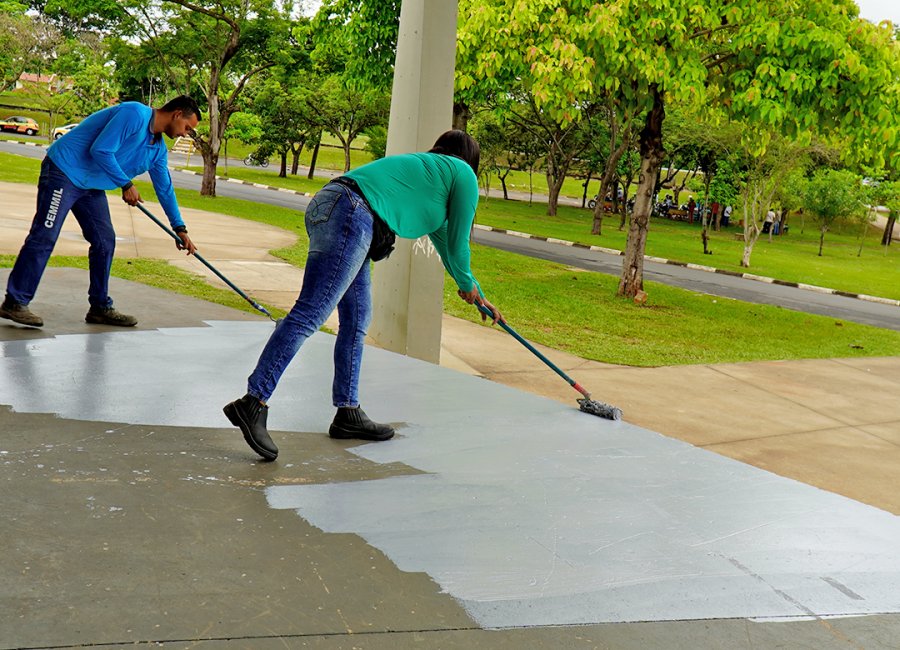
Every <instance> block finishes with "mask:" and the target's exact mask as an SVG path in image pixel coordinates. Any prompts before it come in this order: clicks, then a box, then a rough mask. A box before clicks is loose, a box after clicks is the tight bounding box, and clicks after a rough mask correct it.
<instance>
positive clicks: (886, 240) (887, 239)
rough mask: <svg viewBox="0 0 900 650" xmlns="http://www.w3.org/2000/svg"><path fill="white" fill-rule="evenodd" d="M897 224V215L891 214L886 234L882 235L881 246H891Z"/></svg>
mask: <svg viewBox="0 0 900 650" xmlns="http://www.w3.org/2000/svg"><path fill="white" fill-rule="evenodd" d="M896 222H897V215H896V214H894V213H893V212H891V214H890V215H889V216H888V220H887V223H886V224H885V226H884V234H883V235H881V245H882V246H890V245H891V239H892V238H893V236H894V224H895V223H896Z"/></svg>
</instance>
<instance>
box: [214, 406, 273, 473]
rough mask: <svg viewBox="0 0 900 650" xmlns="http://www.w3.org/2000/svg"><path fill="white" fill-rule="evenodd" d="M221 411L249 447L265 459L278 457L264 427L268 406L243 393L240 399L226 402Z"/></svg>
mask: <svg viewBox="0 0 900 650" xmlns="http://www.w3.org/2000/svg"><path fill="white" fill-rule="evenodd" d="M222 411H224V412H225V415H226V416H227V417H228V419H229V420H230V421H231V423H232V424H233V425H234V426H236V427H238V428H239V429H240V430H241V433H243V434H244V440H246V441H247V444H248V445H250V449H252V450H253V451H255V452H256V453H257V454H259V455H260V456H262V457H263V458H264V459H265V460H275V459H276V458H277V457H278V447H276V446H275V443H274V442H272V438H270V437H269V431H268V430H267V429H266V417H267V416H268V414H269V407H268V406H266V405H265V404H263V403H262V402H260V401H259V400H258V399H256V398H255V397H253V396H252V395H244V396H243V397H242V398H241V399H238V400H235V401H233V402H231V403H230V404H226V405H225V408H223V409H222Z"/></svg>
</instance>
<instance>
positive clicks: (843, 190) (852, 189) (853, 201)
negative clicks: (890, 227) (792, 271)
mask: <svg viewBox="0 0 900 650" xmlns="http://www.w3.org/2000/svg"><path fill="white" fill-rule="evenodd" d="M804 198H805V201H804V203H805V206H806V209H807V210H808V211H809V213H810V214H812V215H813V217H814V218H815V219H816V221H818V223H819V233H820V234H819V257H821V256H822V247H823V245H824V244H825V233H826V232H828V229H829V228H830V227H831V225H832V224H833V223H834V222H835V220H836V219H838V218H839V217H848V218H851V219H855V218H857V217H858V216H859V213H860V212H861V210H862V202H861V201H860V198H861V197H860V179H859V177H858V176H857V175H856V174H854V173H852V172H849V171H847V170H843V169H841V170H837V169H820V170H819V171H817V172H816V173H815V174H814V175H813V177H812V179H810V181H809V183H808V184H807V186H806V194H805V197H804Z"/></svg>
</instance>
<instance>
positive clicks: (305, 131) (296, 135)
mask: <svg viewBox="0 0 900 650" xmlns="http://www.w3.org/2000/svg"><path fill="white" fill-rule="evenodd" d="M311 94H312V91H310V89H308V88H303V87H300V86H288V85H286V83H282V82H281V81H279V80H278V79H276V78H274V77H273V78H270V79H267V80H266V81H265V82H264V83H263V84H262V86H261V88H260V89H259V90H258V91H257V92H256V93H255V94H254V98H253V104H252V110H253V113H254V114H255V115H256V116H258V118H259V119H260V123H261V124H262V133H261V135H260V137H259V139H258V141H259V143H260V148H261V150H262V151H263V152H264V153H270V152H274V153H277V154H278V156H279V158H280V160H281V167H280V169H279V172H278V175H279V176H281V177H282V178H284V177H285V176H287V159H288V156H289V155H291V156H292V158H293V160H292V164H291V173H292V174H294V175H296V174H297V171H298V169H299V165H300V162H299V161H300V153H301V152H302V151H303V148H304V147H305V146H306V143H307V142H308V141H309V140H310V136H311V135H312V134H313V133H316V132H317V131H318V129H319V128H320V127H319V124H318V121H317V119H316V116H314V115H313V113H312V111H311V110H310V107H309V97H310V95H311Z"/></svg>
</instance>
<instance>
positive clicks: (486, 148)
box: [470, 111, 509, 198]
mask: <svg viewBox="0 0 900 650" xmlns="http://www.w3.org/2000/svg"><path fill="white" fill-rule="evenodd" d="M470 129H471V134H472V137H473V138H475V139H476V140H478V144H479V145H480V146H481V163H480V166H479V170H478V175H479V176H481V183H482V186H483V187H484V189H485V192H486V193H487V195H488V196H490V193H491V177H492V176H493V175H494V174H496V175H497V176H498V177H500V176H501V174H502V173H503V171H504V166H503V163H504V162H505V160H506V158H507V152H508V151H509V141H508V139H507V133H506V130H505V129H504V128H503V126H502V124H501V123H500V122H499V121H498V120H497V118H496V116H495V115H494V114H493V113H491V112H489V111H485V112H483V113H479V114H478V116H477V117H476V118H475V119H474V120H472V122H471V123H470ZM507 173H508V172H507ZM503 179H504V180H505V177H503ZM505 188H506V186H505V183H504V198H505V197H506V190H505Z"/></svg>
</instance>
